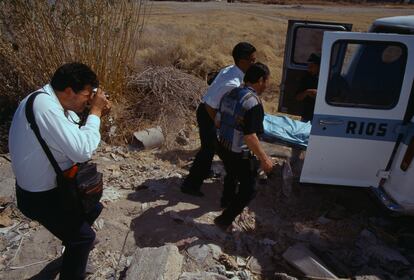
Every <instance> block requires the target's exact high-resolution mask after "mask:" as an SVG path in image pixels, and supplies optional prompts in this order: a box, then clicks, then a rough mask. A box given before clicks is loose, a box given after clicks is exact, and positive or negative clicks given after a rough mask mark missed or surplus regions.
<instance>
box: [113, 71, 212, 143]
mask: <svg viewBox="0 0 414 280" xmlns="http://www.w3.org/2000/svg"><path fill="white" fill-rule="evenodd" d="M206 86H207V85H206V83H205V82H204V81H202V80H200V79H198V78H196V77H194V76H192V75H189V74H186V73H184V72H182V71H180V70H178V69H176V68H174V67H149V68H147V69H145V70H144V71H143V72H142V73H139V74H136V75H133V76H131V77H129V81H128V96H126V99H127V100H128V104H126V103H124V107H123V110H122V111H118V112H117V117H116V118H117V120H118V121H117V123H119V124H124V123H125V124H127V126H128V127H124V128H123V129H122V128H121V131H122V133H121V135H119V136H118V137H122V139H121V140H124V141H125V140H130V137H131V136H132V132H133V131H134V130H138V129H143V128H148V127H152V126H158V125H159V126H161V128H162V130H163V133H164V136H165V137H166V147H167V148H172V147H174V145H175V139H176V137H177V134H178V133H179V132H180V131H184V130H186V128H187V126H188V125H189V124H191V123H194V121H195V110H196V108H197V105H198V104H199V103H200V98H201V95H202V94H203V93H204V91H205V89H206Z"/></svg>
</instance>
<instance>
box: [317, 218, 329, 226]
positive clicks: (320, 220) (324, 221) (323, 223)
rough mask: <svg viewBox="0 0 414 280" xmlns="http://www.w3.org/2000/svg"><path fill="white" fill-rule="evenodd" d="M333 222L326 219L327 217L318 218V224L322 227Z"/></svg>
mask: <svg viewBox="0 0 414 280" xmlns="http://www.w3.org/2000/svg"><path fill="white" fill-rule="evenodd" d="M331 221H332V220H330V219H328V218H326V217H325V216H320V217H319V218H318V223H319V224H321V225H326V224H328V223H330V222H331Z"/></svg>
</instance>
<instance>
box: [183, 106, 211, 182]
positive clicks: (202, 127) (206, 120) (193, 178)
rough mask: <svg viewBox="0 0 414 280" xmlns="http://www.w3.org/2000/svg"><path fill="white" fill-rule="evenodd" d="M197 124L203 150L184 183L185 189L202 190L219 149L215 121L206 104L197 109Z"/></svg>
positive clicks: (200, 151) (199, 152)
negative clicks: (217, 148) (216, 151)
mask: <svg viewBox="0 0 414 280" xmlns="http://www.w3.org/2000/svg"><path fill="white" fill-rule="evenodd" d="M197 123H198V128H199V134H200V140H201V148H200V150H199V151H198V153H197V155H196V157H195V159H194V162H193V165H192V166H191V168H190V173H189V174H188V176H187V177H186V178H185V180H184V182H183V185H182V186H183V187H185V188H191V189H194V190H200V187H201V185H202V184H203V181H204V179H205V178H207V177H208V175H209V173H210V169H211V163H212V161H213V157H214V153H215V150H216V147H217V136H216V128H215V126H214V121H213V120H212V119H211V118H210V116H209V114H208V113H207V110H206V108H205V105H204V103H201V104H200V105H199V106H198V108H197Z"/></svg>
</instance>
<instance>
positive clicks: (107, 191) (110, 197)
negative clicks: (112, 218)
mask: <svg viewBox="0 0 414 280" xmlns="http://www.w3.org/2000/svg"><path fill="white" fill-rule="evenodd" d="M120 197H121V194H120V193H119V192H118V191H117V190H116V189H114V188H112V187H104V190H103V195H102V198H101V201H106V202H113V201H116V200H118V199H119V198H120Z"/></svg>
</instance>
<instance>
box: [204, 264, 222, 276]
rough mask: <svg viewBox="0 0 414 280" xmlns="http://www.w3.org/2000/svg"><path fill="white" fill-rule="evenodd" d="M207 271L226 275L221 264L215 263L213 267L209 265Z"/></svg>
mask: <svg viewBox="0 0 414 280" xmlns="http://www.w3.org/2000/svg"><path fill="white" fill-rule="evenodd" d="M207 271H208V272H213V273H217V274H220V275H226V267H225V266H224V265H222V264H218V265H215V266H213V267H209V268H208V269H207Z"/></svg>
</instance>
